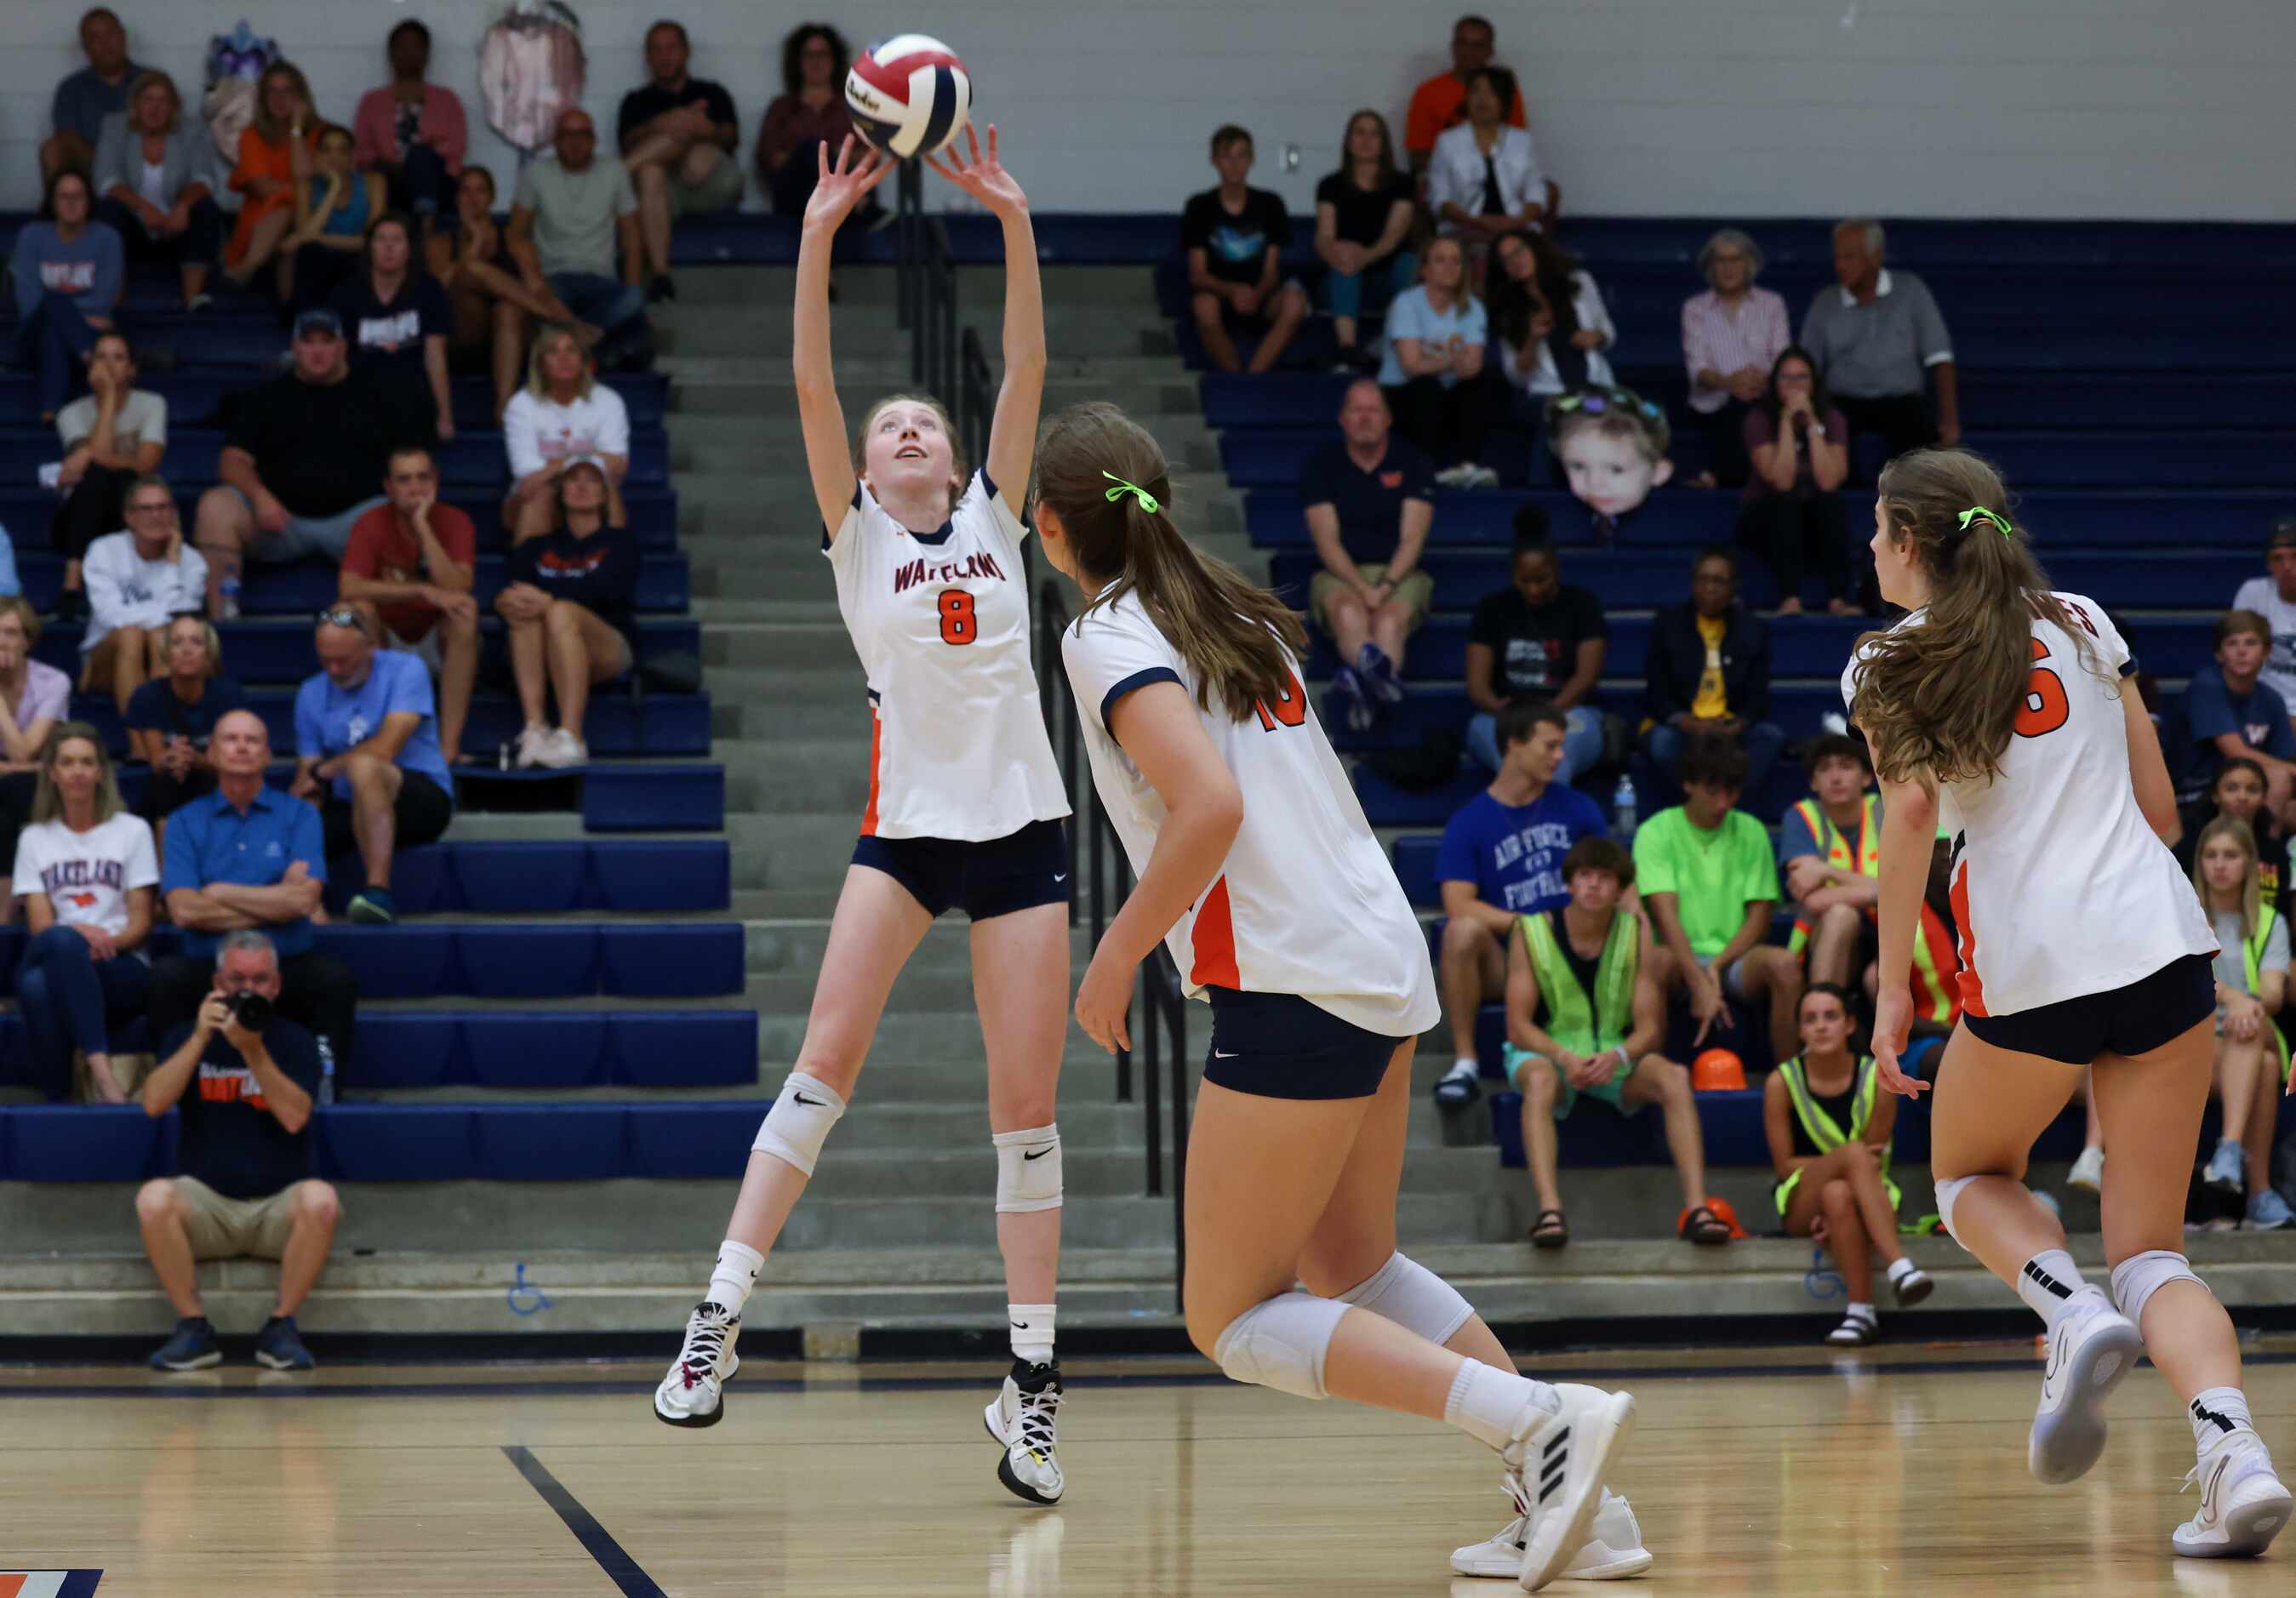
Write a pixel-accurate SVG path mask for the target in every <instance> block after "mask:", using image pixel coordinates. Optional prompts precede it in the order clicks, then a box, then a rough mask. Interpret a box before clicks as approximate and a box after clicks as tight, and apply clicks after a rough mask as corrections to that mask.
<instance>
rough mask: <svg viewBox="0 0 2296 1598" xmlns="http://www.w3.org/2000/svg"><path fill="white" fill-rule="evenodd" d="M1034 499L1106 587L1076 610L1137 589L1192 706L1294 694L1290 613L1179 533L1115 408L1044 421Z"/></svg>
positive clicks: (1296, 651)
mask: <svg viewBox="0 0 2296 1598" xmlns="http://www.w3.org/2000/svg"><path fill="white" fill-rule="evenodd" d="M1037 503H1038V504H1041V505H1046V506H1049V507H1050V508H1051V509H1052V511H1053V512H1054V515H1056V516H1058V517H1059V518H1060V523H1061V528H1062V532H1063V533H1064V534H1065V535H1066V537H1067V539H1068V543H1069V546H1070V549H1071V550H1072V551H1073V552H1074V554H1075V557H1076V563H1077V566H1078V570H1080V571H1082V572H1085V573H1088V574H1089V575H1090V576H1091V577H1092V578H1095V579H1096V580H1097V581H1099V582H1103V583H1106V584H1108V585H1109V586H1108V587H1107V589H1106V590H1105V591H1104V592H1103V593H1101V594H1098V595H1096V596H1095V598H1094V600H1093V602H1092V604H1091V605H1089V606H1087V608H1086V611H1085V614H1086V615H1087V616H1089V615H1090V614H1092V611H1094V610H1095V609H1096V608H1098V607H1099V606H1101V605H1103V604H1107V603H1110V602H1112V601H1114V600H1116V599H1118V598H1120V597H1121V596H1122V595H1124V594H1133V595H1135V596H1136V598H1137V599H1138V600H1139V602H1140V605H1141V608H1142V609H1143V610H1144V611H1147V612H1148V614H1149V616H1150V617H1151V618H1152V619H1153V620H1154V621H1155V623H1156V626H1157V628H1158V630H1159V631H1160V632H1161V633H1162V634H1163V635H1164V636H1165V637H1166V638H1168V639H1169V640H1170V641H1171V644H1172V647H1173V648H1174V649H1177V650H1178V651H1180V655H1181V657H1182V658H1183V659H1184V660H1186V661H1187V662H1188V664H1189V666H1190V667H1191V668H1193V670H1194V671H1195V674H1196V681H1197V683H1198V684H1199V687H1198V689H1197V695H1196V698H1197V703H1198V704H1199V706H1201V708H1202V709H1210V708H1211V701H1212V699H1213V698H1214V696H1217V697H1218V700H1219V702H1220V707H1221V709H1223V710H1225V711H1226V713H1227V714H1228V715H1229V716H1231V717H1234V719H1236V720H1238V721H1242V720H1243V719H1244V718H1245V717H1249V716H1251V715H1252V714H1253V710H1252V707H1253V706H1254V705H1255V704H1259V703H1262V702H1265V703H1267V704H1275V703H1277V702H1278V701H1282V700H1285V699H1288V698H1290V697H1291V696H1292V694H1293V693H1294V692H1297V688H1296V685H1295V682H1294V679H1293V676H1292V657H1301V656H1305V655H1306V653H1307V651H1308V640H1307V635H1306V634H1305V633H1304V632H1303V631H1302V630H1301V628H1300V619H1299V617H1297V616H1296V615H1294V614H1293V613H1292V611H1291V609H1290V608H1289V607H1288V606H1286V605H1285V604H1284V603H1283V602H1282V601H1281V600H1279V599H1277V598H1276V597H1275V595H1274V594H1270V593H1269V592H1268V591H1267V589H1265V588H1263V587H1261V586H1259V585H1258V584H1257V583H1254V582H1253V581H1252V580H1251V578H1248V577H1246V576H1244V574H1243V573H1242V572H1241V571H1238V570H1236V569H1235V568H1234V567H1233V566H1231V565H1229V564H1228V563H1227V562H1226V561H1222V560H1219V559H1218V558H1217V557H1215V556H1212V555H1208V554H1205V553H1203V552H1202V551H1201V550H1199V549H1197V548H1196V547H1195V546H1194V545H1192V544H1190V543H1189V542H1188V541H1187V540H1186V539H1185V538H1184V537H1181V536H1180V529H1178V528H1177V527H1175V526H1174V525H1173V524H1172V517H1171V506H1172V481H1171V476H1170V468H1169V466H1168V465H1167V464H1166V463H1165V460H1164V452H1163V450H1162V449H1160V448H1159V447H1157V443H1156V440H1155V439H1154V438H1151V437H1150V436H1149V434H1148V432H1147V430H1146V429H1144V428H1143V427H1141V426H1140V425H1139V424H1138V423H1137V422H1134V421H1133V420H1132V419H1131V418H1130V417H1128V416H1127V415H1126V414H1124V413H1123V412H1122V411H1121V410H1119V409H1118V408H1117V407H1116V406H1112V405H1080V406H1070V408H1069V409H1067V410H1065V411H1062V412H1061V413H1060V414H1058V415H1056V416H1054V418H1053V419H1052V420H1051V421H1050V422H1047V423H1046V425H1045V431H1044V436H1043V437H1042V438H1040V439H1039V440H1038V441H1037ZM1286 651H1290V653H1289V655H1287V654H1286Z"/></svg>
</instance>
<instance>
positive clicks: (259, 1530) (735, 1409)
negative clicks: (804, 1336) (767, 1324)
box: [0, 1339, 2296, 1598]
mask: <svg viewBox="0 0 2296 1598" xmlns="http://www.w3.org/2000/svg"><path fill="white" fill-rule="evenodd" d="M2251 1358H2252V1361H2253V1363H2251V1365H2250V1368H2249V1394H2250V1399H2251V1405H2253V1407H2254V1410H2255V1414H2256V1417H2257V1421H2258V1422H2259V1428H2260V1429H2261V1430H2263V1432H2264V1434H2265V1436H2266V1438H2267V1441H2269V1442H2271V1443H2273V1444H2274V1445H2275V1446H2276V1447H2277V1448H2278V1449H2279V1451H2280V1453H2281V1455H2282V1457H2283V1459H2284V1461H2287V1462H2289V1463H2296V1363H2286V1362H2290V1361H2296V1341H2292V1340H2287V1339H2278V1340H2267V1342H2265V1343H2262V1344H2259V1345H2256V1346H2254V1347H2252V1348H2251ZM1529 1368H1530V1369H1532V1370H1533V1371H1535V1372H1537V1373H1541V1374H1547V1375H1563V1374H1570V1375H1574V1376H1578V1377H1580V1378H1582V1379H1586V1380H1595V1381H1602V1382H1603V1383H1605V1384H1608V1385H1615V1386H1623V1387H1626V1388H1628V1389H1630V1390H1632V1391H1633V1392H1634V1393H1635V1394H1636V1397H1637V1399H1638V1401H1639V1404H1640V1422H1639V1424H1638V1427H1637V1430H1636V1436H1635V1438H1634V1441H1633V1444H1632V1446H1631V1452H1630V1454H1629V1455H1628V1459H1627V1463H1626V1464H1625V1467H1624V1468H1623V1469H1622V1470H1621V1471H1619V1472H1618V1474H1617V1476H1616V1478H1615V1479H1614V1485H1615V1486H1616V1487H1619V1488H1620V1489H1621V1490H1623V1491H1625V1492H1626V1493H1628V1495H1629V1496H1631V1497H1632V1499H1633V1501H1634V1504H1635V1507H1636V1511H1637V1512H1638V1513H1639V1514H1640V1515H1641V1517H1642V1522H1643V1527H1644V1539H1645V1541H1646V1543H1647V1545H1648V1546H1649V1547H1650V1548H1651V1550H1652V1553H1655V1554H1656V1555H1657V1559H1658V1562H1657V1565H1656V1567H1655V1569H1653V1570H1652V1572H1651V1574H1650V1576H1649V1577H1648V1578H1645V1579H1644V1583H1643V1584H1641V1587H1640V1590H1644V1591H1651V1592H1666V1593H1683V1594H1730V1593H1744V1594H1781V1595H1784V1594H1827V1595H1828V1598H1841V1595H1863V1594H1897V1593H1926V1594H1936V1595H1939V1598H1963V1595H1964V1594H2016V1595H2018V1598H2038V1595H2043V1594H2080V1595H2081V1598H2108V1595H2116V1594H2171V1593H2173V1594H2251V1593H2254V1594H2265V1593H2271V1594H2288V1593H2290V1592H2291V1591H2296V1536H2292V1537H2289V1538H2286V1539H2284V1542H2283V1544H2282V1545H2281V1546H2279V1547H2277V1548H2276V1549H2275V1550H2274V1552H2273V1553H2272V1554H2271V1556H2269V1557H2268V1558H2267V1559H2266V1560H2264V1561H2260V1562H2251V1563H2241V1564H2203V1563H2200V1562H2196V1561H2180V1560H2177V1559H2175V1558H2174V1557H2173V1556H2171V1555H2170V1553H2169V1544H2168V1537H2169V1529H2170V1528H2171V1527H2172V1526H2173V1525H2174V1524H2175V1523H2176V1522H2177V1520H2181V1519H2183V1518H2184V1517H2185V1516H2186V1515H2188V1514H2189V1513H2190V1512H2191V1508H2192V1505H2193V1504H2194V1499H2193V1498H2192V1497H2190V1496H2185V1497H2184V1498H2182V1499H2181V1500H2180V1499H2179V1498H2178V1496H2177V1483H2178V1481H2179V1480H2180V1479H2182V1477H2183V1475H2184V1472H2185V1470H2186V1469H2187V1468H2189V1466H2190V1464H2191V1462H2192V1457H2193V1455H2192V1445H2191V1434H2190V1431H2189V1430H2188V1428H2187V1426H2186V1424H2185V1421H2184V1419H2183V1417H2182V1416H2181V1414H2179V1413H2178V1411H2177V1406H2176V1405H2175V1403H2174V1401H2173V1400H2172V1399H2171V1398H2170V1397H2169V1395H2168V1392H2167V1390H2166V1389H2165V1388H2164V1387H2163V1386H2162V1385H2161V1382H2160V1379H2159V1378H2158V1376H2157V1375H2155V1374H2154V1373H2153V1372H2152V1371H2151V1370H2150V1369H2149V1368H2148V1369H2146V1370H2144V1371H2142V1372H2140V1373H2138V1374H2137V1376H2136V1377H2135V1378H2134V1379H2132V1380H2131V1381H2130V1382H2129V1383H2128V1385H2127V1386H2125V1387H2124V1388H2122V1389H2121V1391H2120V1396H2119V1397H2118V1398H2117V1399H2116V1401H2115V1424H2114V1430H2113V1439H2112V1448H2111V1451H2110V1452H2109V1453H2108V1454H2107V1455H2106V1457H2105V1460H2104V1463H2103V1464H2101V1465H2100V1466H2099V1467H2098V1469H2097V1470H2096V1471H2095V1472H2093V1473H2092V1474H2091V1475H2090V1476H2089V1477H2088V1479H2087V1480H2085V1481H2083V1482H2081V1483H2080V1484H2079V1485H2078V1486H2076V1487H2071V1488H2062V1489H2046V1488H2043V1487H2039V1486H2038V1485H2036V1484H2035V1483H2034V1482H2033V1481H2032V1480H2031V1479H2030V1478H2029V1477H2028V1476H2027V1475H2026V1472H2025V1463H2024V1448H2025V1433H2026V1427H2027V1424H2028V1422H2029V1421H2030V1416H2031V1411H2032V1405H2033V1402H2034V1399H2035V1397H2036V1396H2037V1393H2038V1386H2039V1368H2038V1363H2037V1362H2036V1361H2035V1360H2034V1359H2033V1358H2032V1356H2031V1353H2030V1346H2029V1345H2025V1344H2012V1343H1993V1344H1986V1345H1977V1346H1971V1347H1965V1348H1913V1347H1908V1348H1882V1349H1878V1350H1869V1351H1866V1353H1863V1354H1859V1355H1856V1356H1843V1357H1841V1358H1840V1359H1838V1360H1836V1359H1833V1358H1831V1357H1829V1356H1828V1355H1827V1354H1826V1353H1825V1351H1823V1350H1819V1349H1815V1348H1776V1349H1743V1348H1741V1349H1731V1350H1725V1351H1718V1352H1704V1351H1684V1350H1666V1351H1662V1352H1638V1353H1608V1354H1586V1355H1577V1356H1561V1357H1542V1358H1540V1359H1538V1360H1535V1361H1533V1362H1531V1364H1529ZM1207 1370H1208V1367H1206V1366H1204V1365H1202V1364H1201V1363H1198V1362H1194V1361H1178V1360H1167V1361H1102V1362H1096V1363H1095V1362H1090V1361H1083V1360H1079V1361H1078V1362H1076V1363H1075V1364H1073V1365H1072V1366H1071V1367H1070V1397H1069V1408H1068V1412H1067V1414H1065V1415H1064V1417H1063V1424H1062V1461H1063V1463H1064V1464H1065V1465H1066V1467H1067V1469H1068V1472H1069V1479H1070V1489H1069V1496H1068V1501H1067V1503H1066V1504H1063V1505H1062V1507H1061V1508H1059V1509H1057V1510H1039V1509H1031V1508H1029V1507H1027V1506H1026V1505H1023V1504H1021V1503H1020V1502H1019V1501H1018V1500H1017V1499H1014V1498H1013V1497H1011V1496H1009V1495H1007V1494H1006V1493H1005V1490H1004V1488H1003V1487H999V1486H998V1485H997V1483H996V1478H995V1468H996V1448H995V1446H993V1445H992V1444H991V1443H990V1442H989V1441H988V1438H987V1437H986V1436H985V1434H984V1433H983V1431H982V1428H981V1421H980V1410H981V1406H982V1405H983V1404H985V1403H986V1402H987V1401H988V1398H989V1397H991V1396H992V1394H993V1392H994V1389H995V1384H996V1380H997V1379H998V1376H999V1375H1000V1374H1001V1373H998V1372H994V1371H991V1370H989V1369H988V1368H986V1367H983V1366H979V1365H969V1366H951V1365H931V1366H926V1365H909V1366H898V1367H897V1366H886V1365H866V1366H858V1367H857V1366H851V1365H844V1366H824V1365H815V1366H810V1367H808V1366H803V1365H794V1364H784V1365H778V1366H776V1365H774V1364H768V1363H766V1362H759V1363H758V1364H752V1365H749V1366H745V1367H744V1369H743V1371H742V1374H741V1375H740V1376H739V1377H737V1378H736V1379H735V1381H734V1383H733V1384H732V1385H731V1387H730V1388H729V1389H728V1394H727V1397H728V1400H729V1405H728V1410H727V1414H726V1420H725V1422H723V1423H722V1424H721V1425H719V1426H717V1428H715V1429H713V1430H708V1431H700V1432H680V1431H673V1430H670V1429H668V1428H667V1427H664V1426H662V1425H660V1424H659V1423H658V1422H655V1421H654V1419H653V1417H652V1413H651V1411H650V1408H649V1401H648V1395H649V1393H650V1391H651V1389H652V1383H653V1381H654V1380H655V1378H656V1376H657V1375H658V1374H659V1367H656V1366H651V1365H649V1366H645V1367H637V1366H632V1365H627V1364H575V1365H549V1366H514V1367H505V1366H482V1367H468V1366H463V1367H439V1366H424V1367H381V1366H364V1367H360V1366H337V1367H335V1368H332V1369H328V1370H323V1371H321V1372H319V1373H317V1374H316V1376H315V1377H284V1376H275V1375H272V1374H269V1373H258V1372H256V1371H254V1370H252V1369H250V1368H238V1369H225V1370H220V1371H211V1372H204V1373H198V1374H195V1375H192V1376H186V1377H168V1378H157V1377H152V1376H148V1375H146V1374H144V1373H141V1372H135V1371H123V1370H120V1369H118V1368H111V1369H88V1368H80V1369H61V1368H54V1367H44V1368H40V1369H37V1370H29V1369H21V1368H19V1369H12V1370H8V1371H4V1372H0V1457H4V1462H5V1463H4V1465H0V1598H19V1595H21V1598H46V1595H47V1594H61V1598H85V1595H86V1594H91V1593H93V1594H100V1598H143V1595H145V1594H152V1595H155V1598H209V1595H211V1594H212V1595H215V1598H225V1595H228V1598H271V1595H275V1594H278V1595H294V1598H300V1595H303V1594H325V1595H328V1598H367V1595H369V1594H377V1595H380V1594H390V1595H391V1598H402V1595H407V1594H584V1595H588V1594H595V1595H597V1598H613V1594H617V1593H619V1594H624V1595H625V1598H635V1595H639V1594H757V1595H760V1598H762V1595H765V1594H788V1595H798V1594H886V1595H889V1598H890V1595H909V1594H973V1595H983V1594H985V1595H986V1598H1024V1595H1026V1598H1050V1595H1053V1594H1076V1595H1079V1598H1082V1595H1093V1598H1099V1595H1119V1594H1121V1595H1124V1598H1134V1595H1138V1598H1147V1595H1150V1594H1159V1595H1160V1594H1175V1595H1183V1598H1185V1595H1203V1598H1211V1595H1218V1598H1228V1595H1230V1594H1316V1595H1318V1598H1324V1595H1331V1594H1453V1595H1454V1598H1462V1595H1465V1594H1487V1595H1489V1598H1497V1594H1501V1593H1505V1592H1510V1591H1513V1590H1514V1589H1513V1587H1512V1586H1508V1585H1506V1584H1504V1583H1497V1582H1483V1581H1467V1580H1457V1581H1455V1580H1454V1579H1453V1578H1451V1576H1450V1574H1449V1569H1448V1566H1447V1560H1446V1556H1447V1553H1448V1552H1449V1550H1450V1549H1451V1548H1452V1546H1453V1545H1456V1544H1458V1543H1462V1542H1466V1541H1470V1540H1475V1539H1479V1538H1480V1537H1485V1536H1488V1535H1489V1534H1490V1533H1491V1532H1493V1531H1495V1530H1496V1529H1497V1528H1498V1527H1499V1525H1500V1524H1501V1523H1502V1522H1503V1521H1504V1520H1505V1516H1506V1514H1507V1510H1506V1509H1505V1504H1504V1501H1503V1500H1502V1498H1501V1496H1500V1495H1499V1493H1498V1491H1497V1478H1498V1472H1497V1467H1496V1464H1495V1463H1494V1462H1493V1461H1492V1459H1491V1457H1490V1455H1488V1454H1486V1453H1484V1452H1483V1451H1481V1450H1480V1449H1479V1448H1477V1447H1476V1446H1474V1445H1472V1444H1471V1443H1469V1442H1467V1441H1465V1440H1464V1439H1463V1438H1459V1437H1458V1436H1456V1434H1454V1433H1451V1432H1449V1431H1447V1430H1445V1429H1444V1428H1442V1427H1439V1426H1436V1425H1433V1424H1431V1423H1428V1422H1420V1421H1415V1420H1410V1419H1406V1418H1402V1417H1397V1416H1390V1415H1384V1414H1375V1413H1373V1412H1370V1411H1366V1410H1362V1409H1357V1408H1355V1407H1353V1406H1351V1405H1344V1404H1340V1403H1326V1404H1320V1405H1319V1404H1306V1403H1301V1402H1299V1401H1297V1400H1293V1399H1290V1398H1285V1397H1280V1396H1278V1395H1275V1394H1273V1393H1268V1392H1264V1391H1260V1390H1258V1389H1248V1388H1240V1387H1236V1386H1234V1385H1232V1384H1229V1383H1226V1382H1224V1381H1218V1380H1217V1379H1208V1378H1207ZM27 1569H29V1570H33V1571H49V1572H56V1571H62V1572H79V1574H78V1575H69V1574H68V1575H64V1576H61V1577H58V1576H54V1575H34V1576H31V1577H29V1578H20V1577H18V1576H15V1575H11V1574H7V1573H5V1572H11V1571H23V1570H27ZM93 1572H101V1576H100V1578H96V1579H95V1580H94V1581H93V1582H92V1581H91V1575H90V1573H93ZM1553 1590H1554V1591H1557V1592H1579V1593H1586V1592H1591V1591H1593V1590H1595V1589H1593V1588H1591V1587H1590V1586H1581V1585H1576V1584H1562V1583H1558V1584H1557V1585H1556V1586H1555V1587H1554V1589H1553ZM1612 1590H1614V1591H1619V1592H1620V1593H1626V1592H1631V1591H1635V1590H1637V1589H1636V1588H1635V1587H1624V1588H1614V1589H1612Z"/></svg>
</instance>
